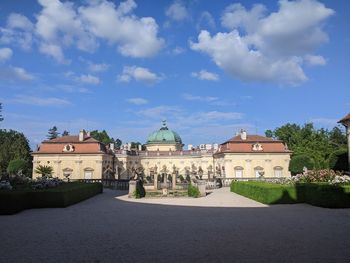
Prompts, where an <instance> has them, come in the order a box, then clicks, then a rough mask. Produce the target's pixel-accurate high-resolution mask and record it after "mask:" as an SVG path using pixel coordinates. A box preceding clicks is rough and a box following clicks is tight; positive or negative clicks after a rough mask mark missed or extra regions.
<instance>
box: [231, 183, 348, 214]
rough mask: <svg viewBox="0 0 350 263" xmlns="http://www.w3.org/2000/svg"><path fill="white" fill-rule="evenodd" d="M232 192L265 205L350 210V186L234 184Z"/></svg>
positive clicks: (232, 184)
mask: <svg viewBox="0 0 350 263" xmlns="http://www.w3.org/2000/svg"><path fill="white" fill-rule="evenodd" d="M231 192H235V193H237V194H240V195H243V196H245V197H248V198H251V199H253V200H256V201H258V202H261V203H264V204H294V203H308V204H311V205H314V206H321V207H328V208H350V185H342V186H337V185H329V184H325V183H318V184H316V183H312V184H296V185H281V184H275V183H268V182H253V181H251V182H232V183H231Z"/></svg>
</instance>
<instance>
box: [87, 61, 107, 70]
mask: <svg viewBox="0 0 350 263" xmlns="http://www.w3.org/2000/svg"><path fill="white" fill-rule="evenodd" d="M109 67H110V65H109V64H106V63H101V64H94V63H91V62H89V70H90V71H93V72H102V71H106V70H108V69H109Z"/></svg>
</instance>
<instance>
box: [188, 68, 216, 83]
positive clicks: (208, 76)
mask: <svg viewBox="0 0 350 263" xmlns="http://www.w3.org/2000/svg"><path fill="white" fill-rule="evenodd" d="M191 76H192V77H195V78H198V79H200V80H211V81H217V80H219V76H218V74H215V73H212V72H209V71H207V70H205V69H202V70H201V71H199V72H192V73H191Z"/></svg>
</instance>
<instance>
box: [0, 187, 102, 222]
mask: <svg viewBox="0 0 350 263" xmlns="http://www.w3.org/2000/svg"><path fill="white" fill-rule="evenodd" d="M102 191H103V186H102V184H101V183H88V184H87V183H78V182H75V183H67V184H64V185H60V186H58V187H56V188H50V189H44V190H27V191H25V190H18V191H16V190H15V191H0V214H2V215H8V214H15V213H18V212H20V211H22V210H24V209H30V208H56V207H67V206H70V205H72V204H75V203H78V202H80V201H82V200H85V199H88V198H90V197H92V196H94V195H96V194H99V193H102Z"/></svg>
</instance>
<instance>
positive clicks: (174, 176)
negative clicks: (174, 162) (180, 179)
mask: <svg viewBox="0 0 350 263" xmlns="http://www.w3.org/2000/svg"><path fill="white" fill-rule="evenodd" d="M172 177H173V178H172V179H173V190H175V189H176V173H173V174H172Z"/></svg>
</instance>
